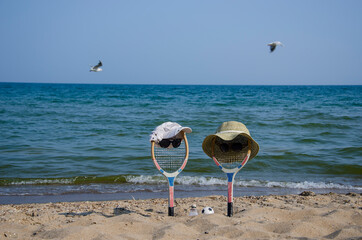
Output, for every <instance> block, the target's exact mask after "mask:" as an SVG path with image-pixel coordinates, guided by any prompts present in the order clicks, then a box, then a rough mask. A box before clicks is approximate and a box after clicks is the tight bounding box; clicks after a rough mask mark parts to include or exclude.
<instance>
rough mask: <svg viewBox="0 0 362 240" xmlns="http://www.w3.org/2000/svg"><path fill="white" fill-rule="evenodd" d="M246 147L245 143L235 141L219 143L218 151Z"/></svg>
mask: <svg viewBox="0 0 362 240" xmlns="http://www.w3.org/2000/svg"><path fill="white" fill-rule="evenodd" d="M244 147H246V145H244V144H242V143H240V142H236V143H230V144H227V143H221V144H220V145H219V148H220V151H221V152H229V151H234V152H238V151H241V150H243V148H244Z"/></svg>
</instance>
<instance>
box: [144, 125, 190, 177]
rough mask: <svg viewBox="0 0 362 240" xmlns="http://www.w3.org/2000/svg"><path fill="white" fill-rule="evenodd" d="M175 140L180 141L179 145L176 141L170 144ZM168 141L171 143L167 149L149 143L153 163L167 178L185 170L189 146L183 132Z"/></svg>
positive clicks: (154, 143)
mask: <svg viewBox="0 0 362 240" xmlns="http://www.w3.org/2000/svg"><path fill="white" fill-rule="evenodd" d="M175 139H180V140H181V143H180V144H179V145H178V142H177V141H178V140H176V141H175V142H176V144H172V143H173V142H172V141H173V140H175ZM170 140H171V143H170V145H169V146H168V147H165V145H163V147H161V145H160V144H158V143H156V142H153V141H152V142H151V156H152V160H153V163H154V164H155V166H156V168H157V169H158V170H159V171H160V172H161V173H163V174H164V175H165V176H167V177H172V176H177V175H178V174H179V173H180V172H181V171H182V170H183V169H184V168H185V166H186V163H187V160H188V157H189V145H188V142H187V138H186V134H185V133H184V132H180V133H179V134H178V135H177V136H175V137H174V138H172V139H170ZM174 146H176V147H174Z"/></svg>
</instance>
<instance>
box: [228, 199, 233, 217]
mask: <svg viewBox="0 0 362 240" xmlns="http://www.w3.org/2000/svg"><path fill="white" fill-rule="evenodd" d="M232 216H233V203H232V202H228V217H232Z"/></svg>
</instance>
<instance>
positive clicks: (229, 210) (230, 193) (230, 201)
mask: <svg viewBox="0 0 362 240" xmlns="http://www.w3.org/2000/svg"><path fill="white" fill-rule="evenodd" d="M215 140H216V138H214V139H213V141H212V147H211V154H212V159H213V160H214V162H215V163H216V165H217V166H218V167H219V168H220V169H221V170H222V171H223V172H224V173H226V175H227V179H228V208H227V216H228V217H232V216H233V195H234V188H233V186H234V180H235V176H236V174H237V173H238V172H239V171H240V170H241V169H242V168H243V167H244V166H245V164H246V163H247V162H248V160H249V158H250V154H251V148H250V146H251V145H250V140H248V152H247V154H246V156H245V158H244V160H243V161H242V162H241V163H240V164H239V165H238V166H237V167H235V168H232V169H230V168H225V167H223V166H222V163H220V162H219V161H218V160H217V159H216V157H215V156H214V147H215Z"/></svg>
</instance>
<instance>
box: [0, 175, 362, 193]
mask: <svg viewBox="0 0 362 240" xmlns="http://www.w3.org/2000/svg"><path fill="white" fill-rule="evenodd" d="M175 183H176V184H180V185H197V186H218V185H226V178H218V177H198V176H180V177H177V178H176V179H175ZM89 184H134V185H136V186H137V185H159V184H167V179H166V178H165V177H163V176H162V175H121V176H106V177H94V176H91V177H85V176H82V177H73V178H48V179H45V178H44V179H12V180H5V179H0V186H20V185H89ZM234 186H237V187H264V188H291V189H346V190H347V189H350V190H358V191H362V186H352V185H348V184H341V183H333V182H311V181H301V182H287V181H286V182H283V181H264V180H243V179H236V180H235V182H234Z"/></svg>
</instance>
